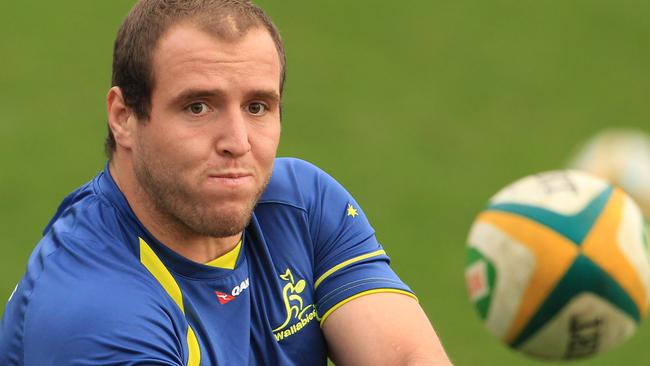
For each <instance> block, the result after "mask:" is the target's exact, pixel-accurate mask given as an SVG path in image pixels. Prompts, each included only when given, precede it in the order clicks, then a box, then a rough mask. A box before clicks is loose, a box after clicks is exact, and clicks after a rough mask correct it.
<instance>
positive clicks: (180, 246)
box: [109, 161, 242, 263]
mask: <svg viewBox="0 0 650 366" xmlns="http://www.w3.org/2000/svg"><path fill="white" fill-rule="evenodd" d="M128 168H129V167H124V166H123V165H122V164H116V163H115V161H111V162H110V163H109V171H110V173H111V176H112V177H113V180H114V181H115V183H116V184H117V186H118V188H119V189H120V191H122V193H123V194H124V196H125V197H126V200H127V201H128V203H129V206H130V207H131V210H133V213H134V214H135V216H136V217H137V218H138V220H140V222H141V223H142V225H143V226H144V227H145V228H146V229H147V230H148V231H149V232H150V233H151V234H152V235H153V236H154V237H155V238H156V239H157V240H158V241H160V242H161V243H162V244H164V245H165V246H167V247H168V248H169V249H171V250H173V251H174V252H176V253H178V254H179V255H181V256H183V257H185V258H187V259H189V260H192V261H194V262H198V263H208V262H210V261H212V260H214V259H216V258H219V257H221V256H222V255H224V254H226V253H228V252H229V251H231V250H232V249H233V248H235V246H237V243H238V242H239V240H240V239H241V235H242V233H241V232H240V233H237V234H235V235H232V236H228V237H220V238H218V237H212V236H203V235H198V234H196V233H194V232H192V230H190V229H189V228H187V227H186V226H185V225H183V224H182V223H179V222H177V221H175V220H173V219H171V218H168V217H166V216H164V215H162V214H159V213H158V210H157V209H155V207H153V203H152V202H151V200H147V199H146V198H145V197H146V193H144V192H141V191H139V190H141V188H139V185H138V184H137V182H136V179H135V177H134V175H133V174H128V173H127V172H125V171H124V170H126V169H128ZM131 171H132V170H131Z"/></svg>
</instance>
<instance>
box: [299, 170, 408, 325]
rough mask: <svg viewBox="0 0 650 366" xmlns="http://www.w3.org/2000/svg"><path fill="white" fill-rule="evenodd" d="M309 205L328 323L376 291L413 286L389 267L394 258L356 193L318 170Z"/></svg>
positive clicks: (319, 301) (319, 298)
mask: <svg viewBox="0 0 650 366" xmlns="http://www.w3.org/2000/svg"><path fill="white" fill-rule="evenodd" d="M314 187H315V190H314V191H315V195H316V197H315V198H314V200H313V201H312V205H311V206H310V209H309V221H310V231H311V233H312V240H313V243H314V256H315V260H314V267H315V268H314V270H315V271H314V272H315V273H314V274H315V276H314V278H315V282H314V288H315V292H316V307H317V310H318V314H319V315H320V317H321V323H324V322H325V321H326V319H327V317H328V316H329V314H331V312H333V311H334V310H336V309H337V308H338V307H339V306H341V305H343V304H344V303H346V302H347V301H350V300H352V299H354V298H356V297H359V296H362V295H364V294H368V293H374V292H398V293H403V294H405V295H409V296H413V297H414V295H413V293H412V291H411V290H410V289H409V287H408V286H406V284H404V283H403V282H402V281H401V280H400V278H399V277H398V276H397V274H395V272H394V271H393V270H392V269H391V268H390V266H389V264H390V259H389V257H388V255H387V253H386V252H385V250H384V248H383V247H382V246H381V245H380V244H379V242H378V241H377V239H376V237H375V232H374V230H373V228H372V227H371V225H370V223H369V222H368V219H367V218H366V215H365V214H364V213H363V210H362V209H361V207H360V205H359V204H358V203H357V202H356V201H355V200H354V198H353V197H352V196H351V195H350V194H349V193H348V192H347V191H346V190H345V189H344V188H343V186H341V185H340V184H339V183H338V182H336V181H335V180H334V179H333V178H332V177H330V176H329V175H327V174H326V173H324V172H323V171H320V170H318V174H317V177H316V182H315V184H314Z"/></svg>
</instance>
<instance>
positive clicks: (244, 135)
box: [215, 108, 251, 157]
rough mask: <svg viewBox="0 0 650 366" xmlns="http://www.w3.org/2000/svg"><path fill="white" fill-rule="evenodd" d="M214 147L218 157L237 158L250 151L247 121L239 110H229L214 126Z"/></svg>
mask: <svg viewBox="0 0 650 366" xmlns="http://www.w3.org/2000/svg"><path fill="white" fill-rule="evenodd" d="M216 125H217V126H216V129H217V134H216V141H215V147H216V150H217V152H218V153H219V154H220V155H224V156H229V157H239V156H242V155H245V154H246V153H248V152H249V151H250V150H251V144H250V141H249V137H250V136H249V130H248V127H249V126H248V121H247V120H246V117H245V115H244V111H243V110H242V109H241V108H231V109H229V110H228V111H227V112H226V113H224V114H223V115H222V118H220V119H219V121H218V123H217V124H216Z"/></svg>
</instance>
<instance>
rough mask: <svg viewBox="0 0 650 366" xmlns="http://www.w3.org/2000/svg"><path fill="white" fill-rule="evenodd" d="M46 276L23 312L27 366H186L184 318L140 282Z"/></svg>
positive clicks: (96, 274)
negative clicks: (183, 340) (183, 335)
mask: <svg viewBox="0 0 650 366" xmlns="http://www.w3.org/2000/svg"><path fill="white" fill-rule="evenodd" d="M46 272H49V273H44V275H42V276H41V278H40V279H39V281H38V285H37V287H35V288H34V291H33V293H32V295H31V298H30V300H29V305H28V307H27V309H26V312H25V319H24V322H25V323H24V365H25V366H58V365H70V366H72V365H74V366H81V365H83V366H117V365H120V366H125V365H127V366H140V365H142V366H144V365H148V366H149V365H151V366H181V365H184V358H185V357H184V356H183V355H184V354H185V349H184V344H183V342H182V339H183V338H182V337H181V335H182V334H184V332H186V331H187V329H183V328H184V325H183V322H182V318H181V316H182V314H176V312H174V311H173V310H170V309H173V307H172V306H171V305H169V306H168V305H167V304H166V303H165V301H167V299H166V298H165V297H164V296H160V294H159V292H160V290H159V289H158V288H156V287H155V286H153V285H150V284H149V283H147V281H146V279H145V278H144V277H140V276H138V275H137V273H135V271H134V273H133V276H132V277H131V279H130V281H128V282H127V279H119V281H118V280H116V279H115V278H110V277H105V275H102V273H101V270H100V271H99V272H94V273H93V272H84V273H85V274H84V276H83V278H72V276H70V274H68V273H64V272H62V271H60V270H58V269H57V270H51V269H50V270H48V269H46ZM139 277H140V278H139ZM160 299H162V300H160Z"/></svg>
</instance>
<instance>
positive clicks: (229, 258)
mask: <svg viewBox="0 0 650 366" xmlns="http://www.w3.org/2000/svg"><path fill="white" fill-rule="evenodd" d="M240 251H241V240H239V243H237V245H236V246H235V247H234V248H233V249H232V250H231V251H229V252H228V253H226V254H224V255H222V256H221V257H219V258H217V259H213V260H211V261H210V262H208V263H206V264H205V265H206V266H210V267H218V268H224V269H235V264H237V258H239V252H240Z"/></svg>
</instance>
